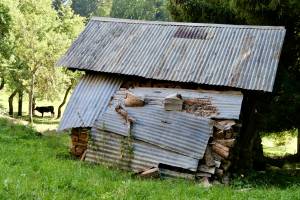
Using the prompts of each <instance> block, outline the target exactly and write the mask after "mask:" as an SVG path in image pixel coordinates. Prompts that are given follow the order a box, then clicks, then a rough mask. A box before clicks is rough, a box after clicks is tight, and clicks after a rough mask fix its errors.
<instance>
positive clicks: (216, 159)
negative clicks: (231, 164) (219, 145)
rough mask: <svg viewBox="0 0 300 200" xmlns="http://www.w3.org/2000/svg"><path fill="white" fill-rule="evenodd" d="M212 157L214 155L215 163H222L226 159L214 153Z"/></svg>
mask: <svg viewBox="0 0 300 200" xmlns="http://www.w3.org/2000/svg"><path fill="white" fill-rule="evenodd" d="M212 155H213V157H214V160H215V161H220V162H221V161H222V160H224V158H223V157H222V156H220V155H219V154H217V153H215V152H214V151H213V152H212Z"/></svg>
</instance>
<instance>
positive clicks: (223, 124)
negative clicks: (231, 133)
mask: <svg viewBox="0 0 300 200" xmlns="http://www.w3.org/2000/svg"><path fill="white" fill-rule="evenodd" d="M235 124H236V122H235V121H233V120H222V121H216V122H215V124H214V126H215V127H216V128H218V129H220V130H223V131H226V130H229V129H231V128H232V126H234V125H235Z"/></svg>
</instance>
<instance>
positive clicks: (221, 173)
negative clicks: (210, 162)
mask: <svg viewBox="0 0 300 200" xmlns="http://www.w3.org/2000/svg"><path fill="white" fill-rule="evenodd" d="M216 175H217V176H219V177H222V176H223V175H224V171H223V170H222V169H216Z"/></svg>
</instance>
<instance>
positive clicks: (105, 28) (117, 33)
mask: <svg viewBox="0 0 300 200" xmlns="http://www.w3.org/2000/svg"><path fill="white" fill-rule="evenodd" d="M284 36H285V29H284V28H283V27H270V26H242V25H220V24H198V23H197V24H196V23H176V22H146V21H136V20H124V19H112V18H92V19H91V20H90V22H89V23H88V25H87V26H86V28H85V30H84V31H83V32H82V33H81V34H80V36H79V37H78V38H77V40H76V41H75V42H74V43H73V45H72V46H71V47H70V49H69V50H68V51H67V53H66V54H65V55H64V56H63V57H62V58H61V59H60V60H59V62H58V63H57V65H59V66H66V67H68V68H73V69H83V70H92V71H97V72H108V73H117V74H124V75H136V76H140V77H145V78H150V79H157V80H169V81H179V82H191V83H197V84H207V85H216V86H228V87H235V88H242V89H247V90H261V91H269V92H270V91H272V89H273V85H274V81H275V76H276V71H277V66H278V62H279V57H280V53H281V48H282V45H283V40H284Z"/></svg>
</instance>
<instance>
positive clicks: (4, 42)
mask: <svg viewBox="0 0 300 200" xmlns="http://www.w3.org/2000/svg"><path fill="white" fill-rule="evenodd" d="M10 27H11V17H10V15H9V8H8V7H7V6H5V5H4V4H2V3H0V44H1V45H0V90H2V89H3V88H4V84H5V76H6V73H7V70H6V59H7V58H8V57H9V53H8V52H9V44H8V35H9V30H10Z"/></svg>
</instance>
